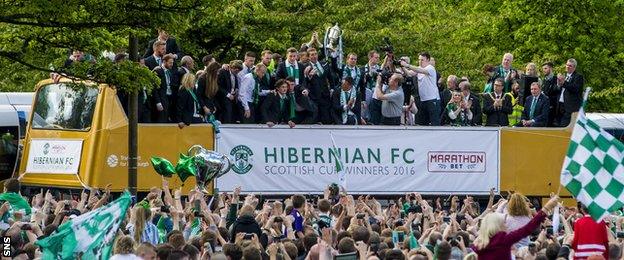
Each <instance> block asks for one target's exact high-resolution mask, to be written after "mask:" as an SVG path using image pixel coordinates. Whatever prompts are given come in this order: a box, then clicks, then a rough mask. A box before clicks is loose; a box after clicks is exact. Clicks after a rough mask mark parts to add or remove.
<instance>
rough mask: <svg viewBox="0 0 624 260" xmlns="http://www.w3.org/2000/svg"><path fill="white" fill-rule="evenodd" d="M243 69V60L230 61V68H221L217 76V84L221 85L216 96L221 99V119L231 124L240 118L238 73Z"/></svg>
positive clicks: (219, 109)
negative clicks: (238, 115)
mask: <svg viewBox="0 0 624 260" xmlns="http://www.w3.org/2000/svg"><path fill="white" fill-rule="evenodd" d="M241 69H243V62H242V61H240V60H233V61H231V62H230V65H229V68H228V69H222V70H220V71H219V74H218V76H217V85H218V86H219V91H217V95H216V97H215V98H216V100H218V101H219V107H218V108H217V113H218V115H219V120H220V121H221V122H222V123H224V124H231V123H234V122H235V121H236V120H238V118H237V116H236V115H237V114H238V111H239V107H238V102H237V99H238V98H237V96H238V90H239V88H240V87H239V84H240V83H239V81H238V76H237V75H238V72H240V71H241ZM219 111H220V112H219Z"/></svg>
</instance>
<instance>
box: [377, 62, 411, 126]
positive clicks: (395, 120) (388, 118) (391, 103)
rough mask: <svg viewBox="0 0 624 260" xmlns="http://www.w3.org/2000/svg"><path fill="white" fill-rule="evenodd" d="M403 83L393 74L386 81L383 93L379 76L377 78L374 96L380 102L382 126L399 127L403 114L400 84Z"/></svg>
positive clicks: (397, 74) (401, 78)
mask: <svg viewBox="0 0 624 260" xmlns="http://www.w3.org/2000/svg"><path fill="white" fill-rule="evenodd" d="M402 82H403V76H402V75H401V74H399V73H394V74H392V76H391V77H390V79H389V80H388V85H387V88H386V89H385V91H384V90H383V89H382V88H383V87H384V86H382V82H381V75H379V76H377V86H376V87H375V96H377V99H379V100H381V101H382V103H381V115H382V116H383V118H382V124H384V125H401V114H402V113H403V100H404V98H405V97H404V95H403V89H402V88H401V86H400V84H401V83H402Z"/></svg>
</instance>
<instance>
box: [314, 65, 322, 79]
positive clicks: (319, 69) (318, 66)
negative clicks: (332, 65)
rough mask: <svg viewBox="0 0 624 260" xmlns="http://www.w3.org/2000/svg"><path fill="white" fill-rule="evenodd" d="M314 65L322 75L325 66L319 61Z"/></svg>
mask: <svg viewBox="0 0 624 260" xmlns="http://www.w3.org/2000/svg"><path fill="white" fill-rule="evenodd" d="M314 66H315V67H316V70H317V71H318V73H317V74H318V75H319V76H320V75H323V67H321V65H320V64H319V63H318V62H317V63H316V64H315V65H314Z"/></svg>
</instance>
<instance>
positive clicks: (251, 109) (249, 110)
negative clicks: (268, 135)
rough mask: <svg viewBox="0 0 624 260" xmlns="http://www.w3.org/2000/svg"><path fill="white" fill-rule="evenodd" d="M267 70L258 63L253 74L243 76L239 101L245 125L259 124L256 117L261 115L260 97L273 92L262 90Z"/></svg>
mask: <svg viewBox="0 0 624 260" xmlns="http://www.w3.org/2000/svg"><path fill="white" fill-rule="evenodd" d="M266 71H267V69H266V66H265V65H264V64H262V63H258V64H257V65H256V67H255V69H254V71H253V72H252V73H249V74H247V75H245V76H243V78H242V80H241V84H240V91H239V95H238V100H239V101H240V103H241V105H242V107H243V123H257V122H259V121H256V115H257V114H258V113H260V96H266V95H267V94H269V93H270V92H271V91H270V90H262V89H261V88H260V84H261V80H262V78H263V77H264V74H265V73H266Z"/></svg>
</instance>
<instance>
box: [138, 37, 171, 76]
mask: <svg viewBox="0 0 624 260" xmlns="http://www.w3.org/2000/svg"><path fill="white" fill-rule="evenodd" d="M165 44H166V43H165V42H164V41H155V42H154V43H152V49H153V52H152V54H151V55H150V56H149V57H147V58H145V59H144V60H143V61H144V63H145V66H147V68H148V69H150V70H154V68H156V67H158V66H160V65H162V63H163V62H162V60H163V56H164V55H165Z"/></svg>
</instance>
